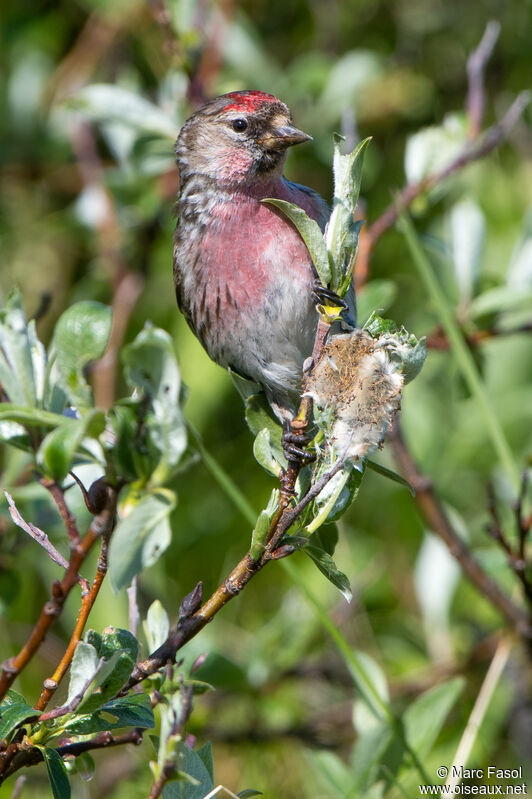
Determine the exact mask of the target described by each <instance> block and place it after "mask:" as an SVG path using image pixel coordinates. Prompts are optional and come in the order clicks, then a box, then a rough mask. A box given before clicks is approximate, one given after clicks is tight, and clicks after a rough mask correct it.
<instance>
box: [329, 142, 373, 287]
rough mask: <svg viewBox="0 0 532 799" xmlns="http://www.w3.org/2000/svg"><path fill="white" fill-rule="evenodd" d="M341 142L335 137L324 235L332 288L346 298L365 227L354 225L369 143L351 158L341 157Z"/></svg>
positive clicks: (352, 154)
mask: <svg viewBox="0 0 532 799" xmlns="http://www.w3.org/2000/svg"><path fill="white" fill-rule="evenodd" d="M341 141H342V137H340V136H335V146H334V162H333V172H334V200H333V209H332V213H331V217H330V219H329V221H328V223H327V229H326V231H325V241H326V244H327V249H328V251H329V253H330V255H331V265H332V275H331V277H332V279H331V283H330V287H331V288H332V290H333V291H335V292H337V293H338V294H339V295H340V296H341V297H343V296H344V294H345V293H346V292H347V289H348V288H349V285H350V283H351V276H352V273H353V266H354V263H355V258H356V252H357V247H358V234H359V231H360V228H361V225H362V222H361V220H357V221H355V211H356V204H357V202H358V195H359V192H360V181H361V176H362V165H363V163H364V153H365V150H366V147H367V146H368V144H369V142H370V139H364V141H362V142H360V144H359V145H358V147H356V148H355V150H354V151H353V152H352V153H350V154H349V155H342V153H341V152H340V142H341Z"/></svg>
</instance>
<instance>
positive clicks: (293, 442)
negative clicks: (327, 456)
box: [281, 423, 316, 466]
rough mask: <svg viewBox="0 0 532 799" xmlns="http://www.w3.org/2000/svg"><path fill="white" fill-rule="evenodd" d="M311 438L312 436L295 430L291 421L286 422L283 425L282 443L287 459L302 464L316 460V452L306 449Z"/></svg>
mask: <svg viewBox="0 0 532 799" xmlns="http://www.w3.org/2000/svg"><path fill="white" fill-rule="evenodd" d="M311 440H312V439H311V436H307V435H305V434H304V433H300V432H299V433H298V432H294V431H293V430H292V429H291V427H290V423H287V424H285V425H284V426H283V437H282V440H281V443H282V445H283V452H284V456H285V458H286V460H287V461H295V462H296V463H298V464H300V465H301V466H303V465H304V464H306V463H311V462H312V461H314V460H316V455H315V453H314V452H309V450H307V449H304V447H305V446H306V445H307V444H308V443H309V441H311Z"/></svg>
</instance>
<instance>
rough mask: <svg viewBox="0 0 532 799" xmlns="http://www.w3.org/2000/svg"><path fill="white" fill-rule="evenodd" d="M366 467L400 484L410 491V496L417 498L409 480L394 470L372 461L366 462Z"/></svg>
mask: <svg viewBox="0 0 532 799" xmlns="http://www.w3.org/2000/svg"><path fill="white" fill-rule="evenodd" d="M366 466H367V468H368V469H371V470H372V471H373V472H377V474H380V475H382V476H383V477H386V478H387V479H388V480H391V481H392V482H394V483H398V484H399V485H400V486H403V488H406V489H407V491H409V492H410V494H411V495H412V496H413V497H415V495H416V492H415V490H414V489H413V487H412V486H411V485H410V483H409V482H408V480H405V478H404V477H401V475H400V474H397V472H394V471H393V469H388V468H387V467H386V466H383V465H382V464H381V463H375V461H370V460H367V461H366Z"/></svg>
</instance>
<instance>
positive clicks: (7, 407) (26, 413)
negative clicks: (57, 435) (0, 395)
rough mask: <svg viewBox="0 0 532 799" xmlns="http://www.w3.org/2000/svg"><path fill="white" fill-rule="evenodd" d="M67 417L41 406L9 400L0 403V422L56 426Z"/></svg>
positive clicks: (30, 425) (28, 425) (29, 425)
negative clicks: (36, 406) (28, 405)
mask: <svg viewBox="0 0 532 799" xmlns="http://www.w3.org/2000/svg"><path fill="white" fill-rule="evenodd" d="M66 418H67V417H65V416H63V415H62V414H60V413H51V412H50V411H43V410H41V408H28V407H27V406H25V405H18V404H16V403H11V402H2V403H1V404H0V422H4V421H6V422H14V423H15V424H20V425H23V426H24V427H30V428H31V427H52V428H53V427H58V426H59V425H61V424H63V422H64V421H65V419H66Z"/></svg>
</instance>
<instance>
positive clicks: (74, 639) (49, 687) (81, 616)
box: [35, 508, 114, 710]
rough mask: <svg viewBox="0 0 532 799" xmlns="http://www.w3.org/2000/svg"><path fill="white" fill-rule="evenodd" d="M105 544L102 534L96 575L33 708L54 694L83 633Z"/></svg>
mask: <svg viewBox="0 0 532 799" xmlns="http://www.w3.org/2000/svg"><path fill="white" fill-rule="evenodd" d="M108 513H109V521H108V524H109V532H110V529H111V525H113V524H114V508H113V509H109V511H108ZM107 546H108V541H107V536H106V535H103V536H102V543H101V550H100V556H99V558H98V567H97V570H96V576H95V578H94V581H93V583H92V586H91V589H90V591H89V592H88V593H87V594H85V596H83V597H82V599H81V607H80V609H79V613H78V618H77V620H76V626H75V627H74V632H73V633H72V636H71V638H70V641H69V643H68V646H67V648H66V650H65V652H64V654H63V657H62V658H61V660H60V661H59V663H58V665H57V668H56V670H55V671H54V673H53V674H52V676H51V677H50V678H49V679H47V680H45V681H44V688H43V690H42V692H41V695H40V697H39V699H38V701H37V702H36V704H35V710H44V708H45V707H46V705H47V704H48V702H49V701H50V699H51V698H52V696H53V695H54V693H55V691H56V690H57V688H58V687H59V684H60V683H61V680H62V679H63V677H64V676H65V674H66V672H67V670H68V667H69V666H70V664H71V662H72V658H73V657H74V652H75V651H76V647H77V645H78V643H79V641H80V640H81V636H82V635H83V630H84V629H85V624H86V623H87V619H88V617H89V613H90V612H91V610H92V608H93V605H94V603H95V602H96V597H97V596H98V593H99V591H100V588H101V586H102V583H103V580H104V578H105V575H106V574H107Z"/></svg>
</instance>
